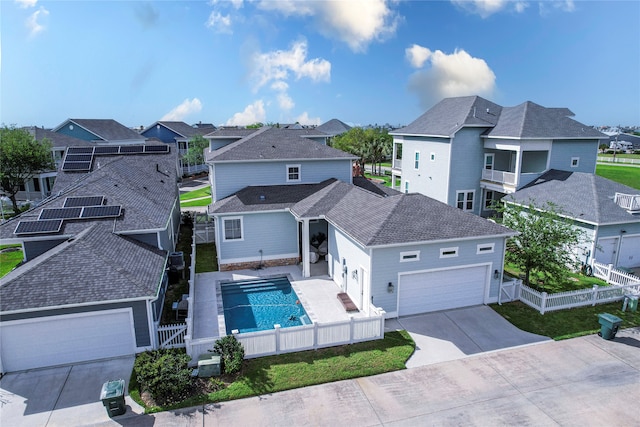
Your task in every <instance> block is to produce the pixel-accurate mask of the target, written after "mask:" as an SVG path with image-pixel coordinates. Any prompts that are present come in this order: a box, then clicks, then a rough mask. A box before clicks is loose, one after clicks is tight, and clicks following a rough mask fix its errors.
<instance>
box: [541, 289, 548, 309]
mask: <svg viewBox="0 0 640 427" xmlns="http://www.w3.org/2000/svg"><path fill="white" fill-rule="evenodd" d="M546 306H547V293H546V292H542V299H541V300H540V314H544V309H545V307H546Z"/></svg>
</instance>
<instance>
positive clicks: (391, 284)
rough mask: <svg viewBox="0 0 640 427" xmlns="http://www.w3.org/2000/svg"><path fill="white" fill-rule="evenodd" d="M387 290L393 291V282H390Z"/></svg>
mask: <svg viewBox="0 0 640 427" xmlns="http://www.w3.org/2000/svg"><path fill="white" fill-rule="evenodd" d="M387 292H389V293H390V294H392V293H393V283H391V282H389V284H388V285H387Z"/></svg>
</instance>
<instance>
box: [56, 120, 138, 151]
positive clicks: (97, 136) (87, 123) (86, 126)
mask: <svg viewBox="0 0 640 427" xmlns="http://www.w3.org/2000/svg"><path fill="white" fill-rule="evenodd" d="M53 131H54V132H57V133H61V134H64V135H68V136H71V137H74V138H78V139H83V140H85V141H89V142H92V143H95V144H116V145H126V144H144V142H145V137H144V136H141V135H140V134H139V133H138V132H136V131H134V130H132V129H129V128H128V127H126V126H124V125H122V124H120V123H118V122H116V121H115V120H112V119H67V120H65V121H64V122H62V123H61V124H60V125H58V127H56V128H55V129H53Z"/></svg>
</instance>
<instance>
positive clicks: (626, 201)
mask: <svg viewBox="0 0 640 427" xmlns="http://www.w3.org/2000/svg"><path fill="white" fill-rule="evenodd" d="M614 201H615V202H616V204H617V205H618V206H620V207H621V208H622V209H626V210H627V211H628V212H630V213H636V212H640V194H624V193H616V195H615V198H614Z"/></svg>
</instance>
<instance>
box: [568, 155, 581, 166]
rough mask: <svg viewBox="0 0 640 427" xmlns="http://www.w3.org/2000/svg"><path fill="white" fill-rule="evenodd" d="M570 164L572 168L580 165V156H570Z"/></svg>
mask: <svg viewBox="0 0 640 427" xmlns="http://www.w3.org/2000/svg"><path fill="white" fill-rule="evenodd" d="M574 161H575V165H574V164H573V162H574ZM570 166H571V167H572V168H577V167H579V166H580V157H572V158H571V164H570Z"/></svg>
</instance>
